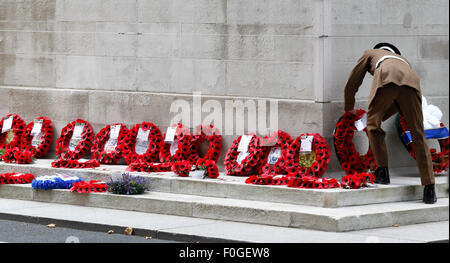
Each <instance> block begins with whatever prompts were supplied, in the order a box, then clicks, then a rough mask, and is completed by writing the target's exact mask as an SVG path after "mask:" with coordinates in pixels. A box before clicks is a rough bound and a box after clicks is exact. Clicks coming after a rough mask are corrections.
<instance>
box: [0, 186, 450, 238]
mask: <svg viewBox="0 0 450 263" xmlns="http://www.w3.org/2000/svg"><path fill="white" fill-rule="evenodd" d="M17 189H19V192H22V193H24V194H23V196H22V197H20V196H19V197H17V196H16V195H14V194H10V193H14V192H16V190H17ZM30 192H31V194H30ZM14 196H15V197H14ZM30 196H32V198H31V199H29V197H30ZM0 198H16V199H22V200H28V201H39V202H46V203H59V204H70V205H80V206H87V207H98V208H109V209H120V210H127V211H138V212H145V213H158V214H167V215H177V216H186V217H195V218H205V219H218V220H228V221H236V222H245V223H256V224H266V225H274V226H283V227H293V228H306V229H318V230H324V231H332V232H343V231H352V230H360V229H369V228H379V227H387V226H392V225H394V224H417V223H427V222H437V221H445V220H448V207H449V204H448V202H449V201H448V198H439V199H438V202H437V203H436V204H434V205H426V204H424V203H422V202H421V201H407V202H404V201H403V202H391V203H381V204H371V205H360V206H349V207H339V208H323V207H315V206H305V205H294V204H283V203H273V202H267V201H266V202H263V201H250V200H241V199H231V198H217V197H205V196H195V195H183V194H171V193H162V192H151V191H150V192H146V193H144V194H142V195H133V196H127V195H115V194H110V193H91V194H78V193H72V192H70V191H69V190H62V189H54V190H48V191H45V190H35V189H33V188H31V185H30V184H25V185H1V186H0ZM27 198H28V199H27Z"/></svg>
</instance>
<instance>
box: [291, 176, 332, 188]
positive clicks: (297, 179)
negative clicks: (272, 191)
mask: <svg viewBox="0 0 450 263" xmlns="http://www.w3.org/2000/svg"><path fill="white" fill-rule="evenodd" d="M287 186H288V187H295V188H314V189H329V188H339V187H340V184H339V182H338V181H337V180H336V179H335V178H318V177H315V176H309V175H305V176H298V175H293V176H291V177H290V180H289V182H288V184H287Z"/></svg>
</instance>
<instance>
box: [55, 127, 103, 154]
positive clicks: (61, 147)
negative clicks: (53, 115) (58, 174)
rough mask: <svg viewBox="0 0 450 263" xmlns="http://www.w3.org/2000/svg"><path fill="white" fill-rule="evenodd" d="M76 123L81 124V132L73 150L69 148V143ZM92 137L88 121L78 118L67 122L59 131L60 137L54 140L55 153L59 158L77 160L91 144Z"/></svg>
mask: <svg viewBox="0 0 450 263" xmlns="http://www.w3.org/2000/svg"><path fill="white" fill-rule="evenodd" d="M77 123H80V124H83V125H84V127H83V131H82V133H81V139H80V141H78V144H77V145H76V146H75V148H74V149H73V150H71V149H70V148H69V143H70V141H71V139H72V135H73V132H74V128H75V125H76V124H77ZM93 138H94V131H93V129H92V126H91V124H90V123H89V122H87V121H84V120H81V119H78V120H76V121H73V122H71V123H69V124H67V125H66V126H65V127H64V128H63V129H62V131H61V135H60V137H59V138H58V139H57V140H56V154H57V156H58V157H59V158H63V159H68V160H78V159H80V158H82V157H83V156H84V155H85V154H86V153H87V152H88V151H89V147H90V146H91V143H92V140H93Z"/></svg>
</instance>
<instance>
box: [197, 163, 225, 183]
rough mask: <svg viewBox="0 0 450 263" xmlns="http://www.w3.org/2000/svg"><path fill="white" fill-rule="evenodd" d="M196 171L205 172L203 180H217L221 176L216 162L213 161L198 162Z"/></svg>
mask: <svg viewBox="0 0 450 263" xmlns="http://www.w3.org/2000/svg"><path fill="white" fill-rule="evenodd" d="M199 161H200V160H199ZM196 169H197V170H203V171H204V175H203V178H212V179H215V178H217V177H219V175H220V173H219V168H218V167H217V164H216V162H214V161H213V160H206V161H204V162H198V163H197V165H196Z"/></svg>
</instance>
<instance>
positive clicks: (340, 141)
mask: <svg viewBox="0 0 450 263" xmlns="http://www.w3.org/2000/svg"><path fill="white" fill-rule="evenodd" d="M364 114H365V111H364V110H358V111H357V114H356V115H354V114H352V113H350V112H346V113H344V115H343V116H342V117H341V118H340V119H339V121H338V123H337V124H336V128H335V130H334V134H333V136H334V148H335V151H336V155H337V157H338V160H339V163H340V164H341V168H342V170H344V171H345V172H346V174H355V173H364V172H367V171H368V170H375V169H376V163H375V157H374V155H373V153H372V150H371V149H370V146H369V149H368V151H367V153H366V154H364V155H361V154H360V153H359V152H358V151H357V150H356V148H355V145H354V143H353V136H354V134H355V130H356V127H355V122H356V121H357V120H359V119H361V117H362V116H363V115H364ZM364 132H365V133H366V135H367V129H366V128H365V129H364Z"/></svg>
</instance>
